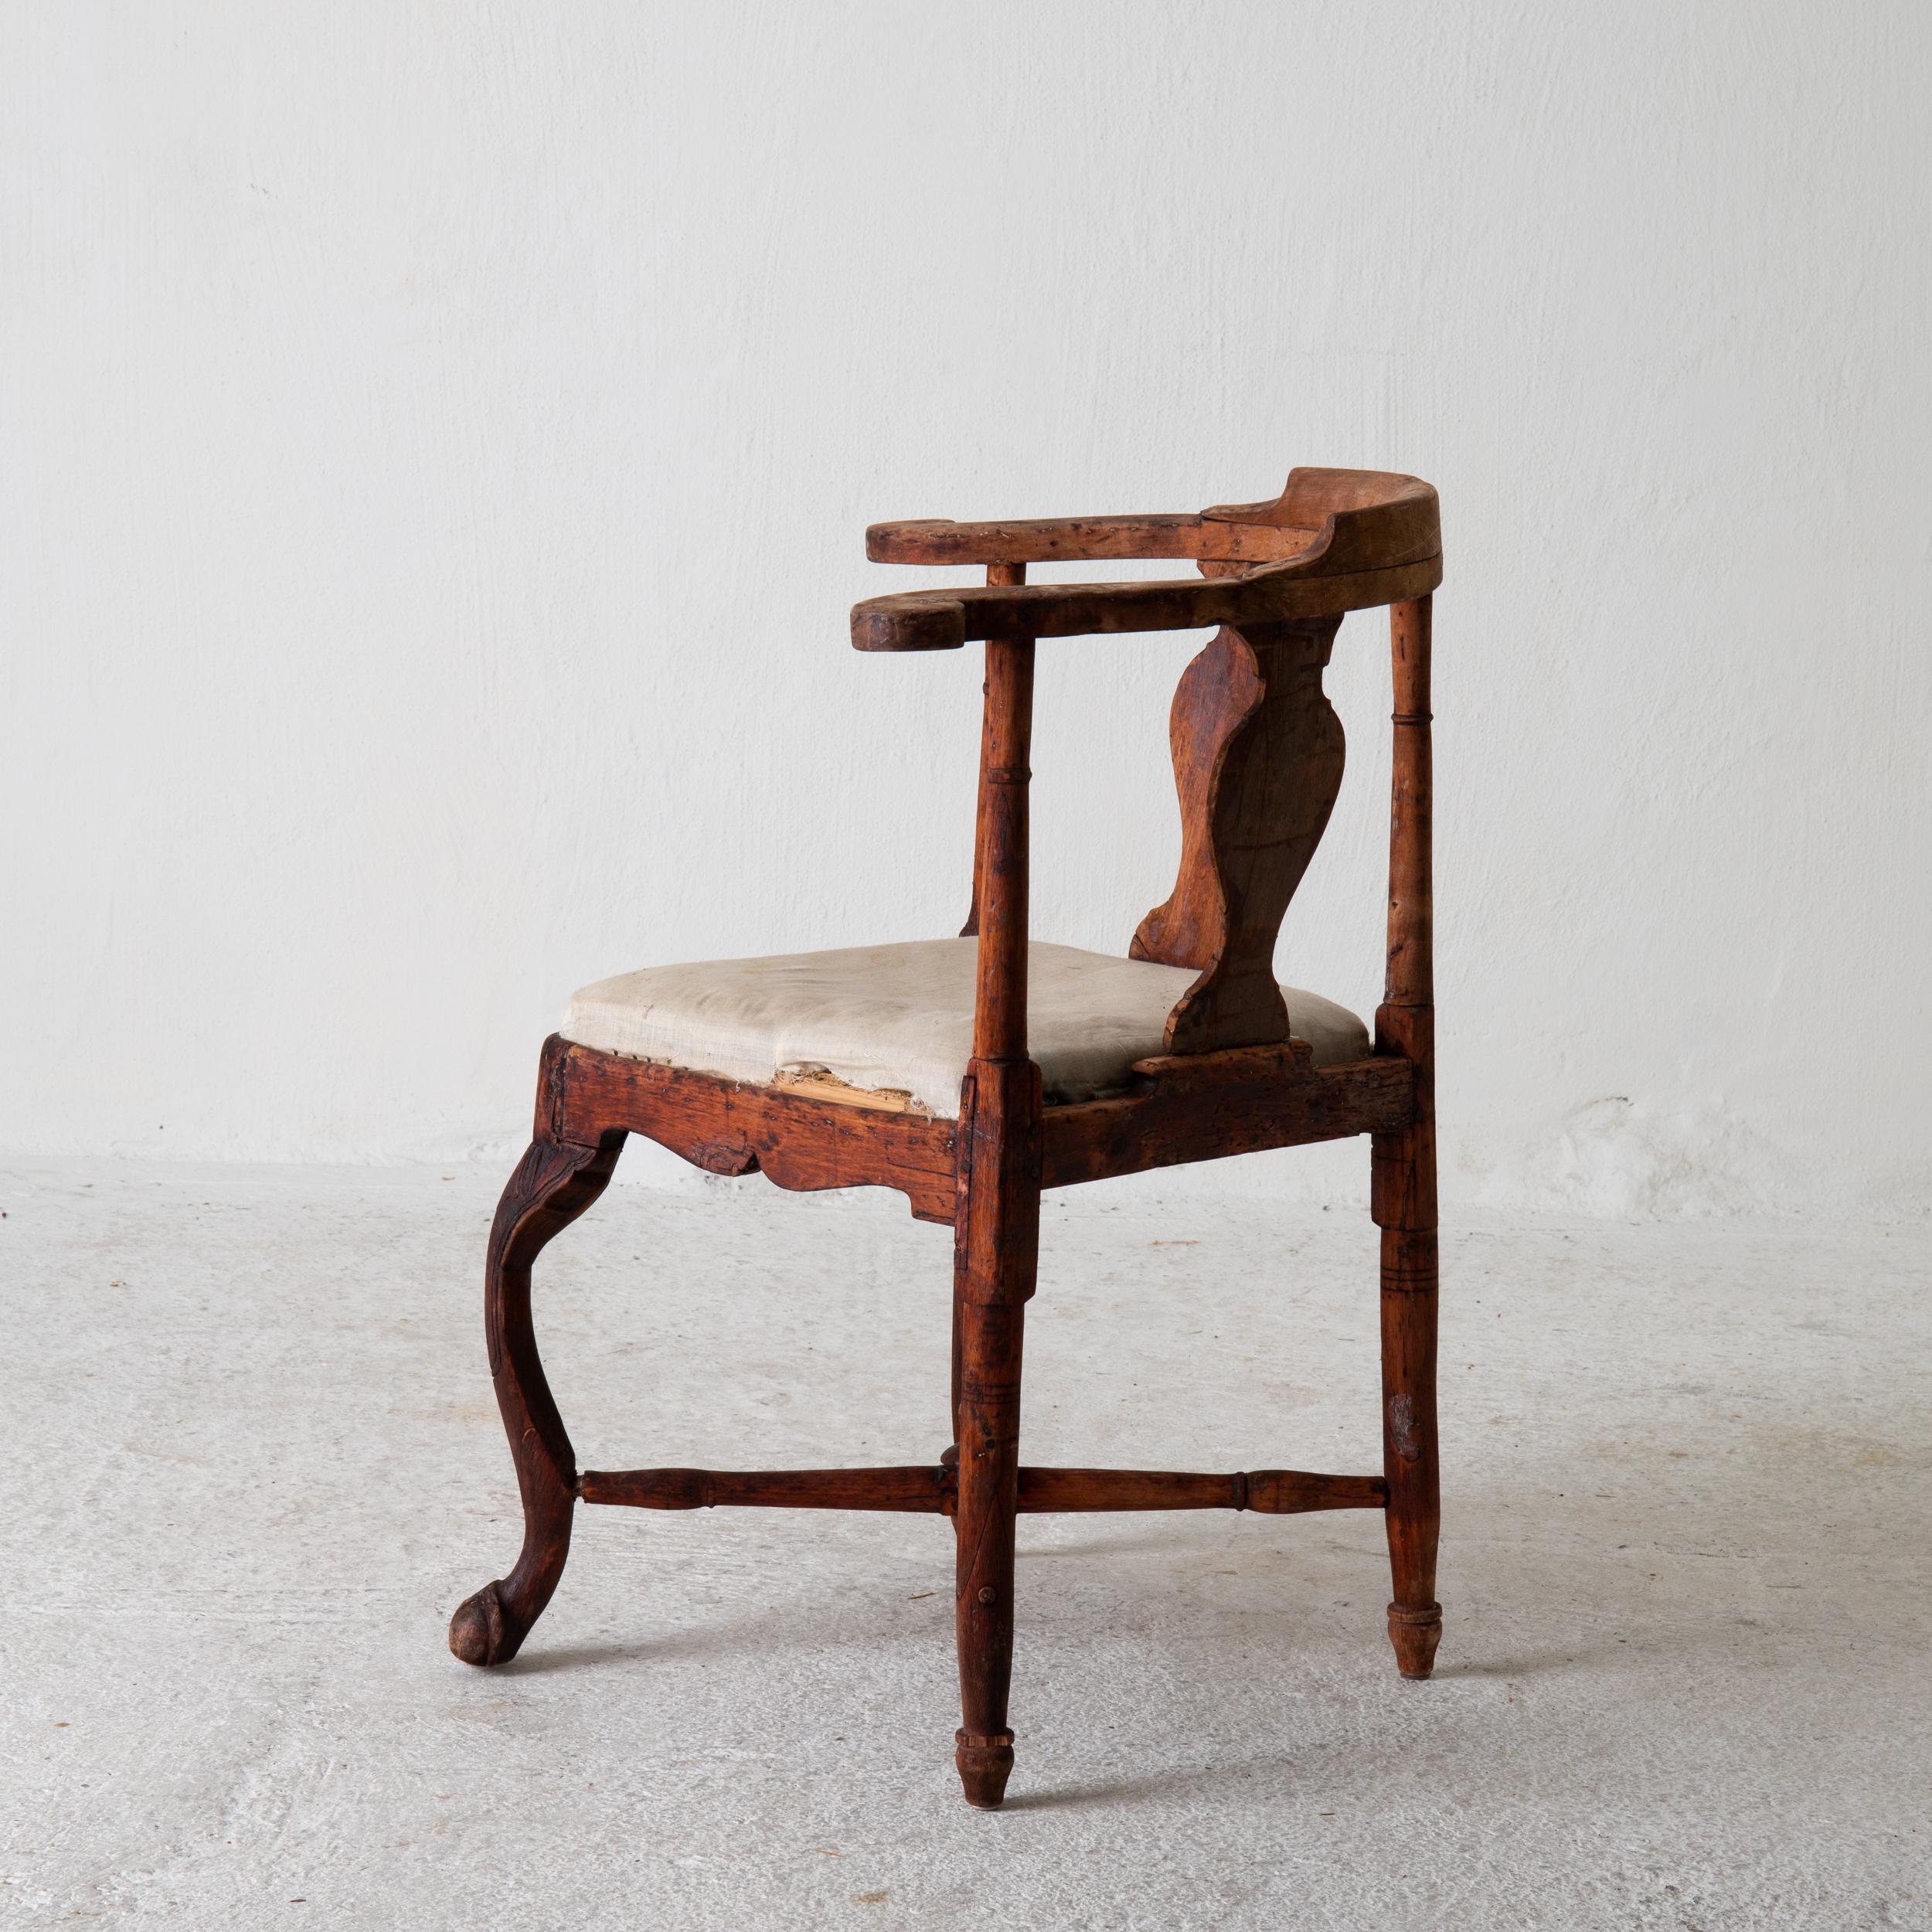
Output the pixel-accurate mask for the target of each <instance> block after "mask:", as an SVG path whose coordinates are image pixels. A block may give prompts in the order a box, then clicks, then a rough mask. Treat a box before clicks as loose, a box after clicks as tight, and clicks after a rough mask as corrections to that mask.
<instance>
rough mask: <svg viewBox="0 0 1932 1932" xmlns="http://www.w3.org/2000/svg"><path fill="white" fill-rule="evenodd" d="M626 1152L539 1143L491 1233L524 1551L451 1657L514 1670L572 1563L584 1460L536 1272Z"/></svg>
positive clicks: (455, 1632)
mask: <svg viewBox="0 0 1932 1932" xmlns="http://www.w3.org/2000/svg"><path fill="white" fill-rule="evenodd" d="M623 1147H624V1135H623V1134H622V1133H621V1132H615V1131H614V1132H610V1133H606V1134H601V1135H600V1136H599V1137H598V1138H597V1141H596V1142H594V1144H592V1145H587V1146H577V1145H573V1144H572V1143H570V1142H569V1141H545V1140H538V1141H534V1142H532V1145H531V1146H530V1148H529V1151H528V1152H527V1153H526V1155H524V1157H523V1158H522V1162H521V1163H520V1164H519V1166H518V1168H517V1170H516V1172H515V1173H514V1174H512V1175H511V1176H510V1180H509V1185H508V1186H507V1187H505V1189H504V1190H503V1198H502V1201H501V1202H499V1203H498V1206H497V1210H496V1219H495V1222H494V1223H493V1224H492V1226H491V1229H490V1245H489V1251H488V1257H487V1259H486V1260H485V1265H484V1288H483V1328H484V1335H485V1338H486V1340H487V1341H488V1345H489V1355H490V1376H491V1379H492V1381H493V1382H494V1383H495V1385H496V1401H497V1406H498V1409H499V1410H501V1411H502V1417H503V1428H504V1432H505V1434H507V1435H508V1436H509V1439H510V1454H511V1455H512V1457H513V1458H515V1462H516V1481H517V1487H518V1488H519V1490H520V1491H521V1492H522V1497H523V1548H522V1553H521V1554H519V1556H518V1558H517V1560H516V1566H515V1568H514V1569H513V1570H512V1571H511V1572H510V1573H509V1576H508V1577H499V1578H498V1579H497V1580H496V1581H495V1582H494V1583H485V1585H484V1586H483V1587H482V1588H481V1590H478V1592H477V1593H476V1594H475V1595H474V1596H473V1597H469V1598H468V1599H467V1600H465V1601H464V1603H463V1604H461V1605H460V1606H459V1607H458V1608H457V1612H456V1614H455V1615H454V1617H451V1620H450V1648H451V1650H453V1651H454V1652H455V1653H456V1655H457V1656H458V1657H460V1658H462V1660H463V1661H464V1663H466V1664H502V1663H507V1662H509V1660H510V1658H512V1657H514V1656H515V1655H516V1653H517V1650H518V1648H519V1646H520V1645H522V1641H523V1639H524V1638H525V1637H526V1636H527V1635H528V1634H529V1629H530V1626H531V1625H532V1624H533V1623H535V1622H536V1620H537V1618H538V1617H540V1616H542V1615H543V1607H544V1606H545V1604H547V1603H549V1600H550V1596H551V1593H552V1592H553V1590H555V1589H556V1586H557V1580H558V1578H559V1577H561V1576H562V1575H563V1564H564V1560H565V1559H566V1557H567V1556H569V1555H570V1514H571V1510H572V1507H573V1505H574V1503H575V1502H576V1500H577V1454H576V1451H574V1450H573V1449H572V1448H571V1447H570V1436H569V1434H567V1432H566V1430H565V1429H564V1427H563V1417H561V1416H560V1415H559V1414H558V1413H557V1406H556V1401H555V1400H554V1399H553V1397H552V1396H551V1394H550V1385H549V1383H548V1382H547V1381H546V1380H545V1379H544V1375H543V1362H542V1361H541V1360H540V1359H539V1356H538V1355H537V1350H536V1332H535V1330H534V1329H533V1328H532V1325H531V1320H530V1270H531V1267H532V1265H533V1264H534V1263H535V1262H536V1257H538V1255H539V1254H540V1253H542V1252H543V1249H544V1247H545V1246H546V1243H549V1241H550V1240H553V1238H554V1237H555V1236H557V1235H558V1234H560V1233H562V1232H563V1230H564V1229H565V1228H566V1227H568V1226H570V1223H572V1222H573V1221H574V1220H575V1219H577V1216H579V1215H580V1214H581V1213H583V1210H584V1209H586V1208H587V1207H588V1206H590V1203H591V1202H593V1201H594V1200H595V1199H597V1196H599V1195H600V1194H601V1193H602V1192H604V1187H605V1185H606V1184H607V1182H609V1180H610V1179H611V1169H612V1168H614V1167H615V1166H616V1165H617V1155H619V1153H620V1152H621V1151H622V1150H623Z"/></svg>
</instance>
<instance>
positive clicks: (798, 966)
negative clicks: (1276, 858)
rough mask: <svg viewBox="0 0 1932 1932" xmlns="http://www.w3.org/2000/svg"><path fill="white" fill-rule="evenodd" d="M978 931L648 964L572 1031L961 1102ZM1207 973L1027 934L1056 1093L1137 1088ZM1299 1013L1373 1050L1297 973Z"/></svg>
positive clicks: (693, 1058)
mask: <svg viewBox="0 0 1932 1932" xmlns="http://www.w3.org/2000/svg"><path fill="white" fill-rule="evenodd" d="M977 958H978V940H973V939H929V940H917V941H914V942H913V943H911V944H902V945H892V946H852V947H842V948H840V949H838V951H832V952H822V953H784V954H777V956H775V957H771V958H769V959H724V960H709V961H702V962H701V963H699V964H690V965H680V966H652V967H647V968H645V970H644V971H641V972H635V973H621V974H619V975H617V977H616V978H614V979H603V980H599V981H597V984H596V985H594V986H587V987H585V988H583V990H582V991H581V992H579V993H577V994H576V995H574V996H573V998H572V999H571V1001H570V1012H569V1013H568V1015H567V1016H566V1019H565V1020H564V1022H563V1037H564V1038H565V1039H567V1040H572V1041H574V1042H575V1043H577V1045H579V1046H590V1047H594V1048H597V1049H599V1050H600V1051H601V1052H604V1053H622V1054H626V1055H628V1056H631V1057H632V1058H634V1059H638V1060H657V1061H662V1062H664V1063H668V1065H671V1066H685V1067H690V1068H692V1069H693V1070H697V1071H699V1072H703V1073H722V1074H726V1075H728V1076H729V1077H730V1078H732V1079H733V1080H757V1081H770V1080H797V1079H799V1078H801V1077H803V1078H805V1079H808V1080H809V1079H811V1078H813V1077H823V1076H825V1075H827V1074H829V1075H830V1076H831V1077H832V1080H834V1081H836V1082H838V1083H841V1084H842V1085H844V1086H846V1087H855V1088H859V1089H862V1090H865V1091H867V1092H869V1093H874V1094H879V1096H880V1097H882V1098H884V1097H891V1098H893V1100H897V1101H898V1102H899V1104H903V1105H907V1106H910V1107H912V1108H913V1109H914V1110H916V1111H919V1112H921V1113H926V1114H936V1115H940V1116H942V1117H950V1116H951V1115H953V1114H957V1112H958V1111H959V1088H960V1081H961V1079H962V1077H964V1074H965V1072H966V1063H967V1062H968V1060H970V1059H971V1057H972V1051H973V988H974V975H975V970H976V961H977ZM1197 977H1198V975H1196V972H1195V971H1194V970H1193V968H1191V967H1187V966H1160V965H1155V964H1151V963H1150V962H1148V961H1145V960H1138V959H1117V958H1114V957H1111V956H1110V955H1109V954H1105V953H1090V952H1084V951H1082V950H1081V949H1080V947H1077V946H1054V945H1048V944H1044V943H1043V942H1041V941H1039V940H1036V941H1034V942H1033V943H1032V944H1031V945H1029V947H1028V948H1027V979H1028V990H1027V1002H1026V1041H1027V1050H1028V1052H1029V1054H1030V1055H1031V1056H1032V1058H1033V1059H1034V1060H1036V1061H1038V1062H1039V1069H1040V1077H1041V1080H1042V1082H1043V1085H1044V1087H1045V1090H1046V1102H1047V1104H1049V1106H1051V1105H1053V1104H1056V1103H1065V1102H1068V1101H1073V1100H1092V1099H1094V1098H1096V1097H1098V1096H1100V1095H1101V1094H1109V1093H1117V1092H1120V1091H1121V1090H1123V1089H1124V1088H1125V1087H1126V1086H1127V1084H1128V1077H1129V1070H1130V1068H1131V1066H1132V1065H1133V1063H1134V1061H1135V1060H1142V1059H1145V1058H1146V1057H1147V1056H1148V1055H1150V1054H1155V1053H1161V1052H1162V1051H1163V1050H1164V1049H1163V1046H1162V1036H1163V1031H1164V1029H1165V1026H1166V1024H1167V1016H1168V1012H1169V1011H1170V1010H1171V1009H1172V1007H1173V1005H1174V1003H1175V1001H1176V1000H1178V999H1179V998H1180V997H1181V995H1182V994H1183V993H1184V992H1186V991H1187V989H1188V988H1189V986H1191V985H1192V984H1193V983H1194V981H1195V980H1196V978H1197ZM1281 991H1282V995H1283V997H1284V999H1285V1000H1286V1001H1287V1008H1288V1025H1289V1027H1290V1029H1291V1032H1293V1033H1294V1036H1295V1037H1296V1038H1297V1039H1304V1040H1306V1041H1307V1042H1308V1044H1309V1046H1311V1047H1312V1048H1313V1049H1314V1051H1315V1064H1316V1065H1317V1066H1332V1065H1336V1064H1338V1063H1342V1062H1343V1061H1346V1060H1359V1059H1361V1058H1362V1056H1364V1055H1365V1054H1366V1053H1367V1052H1368V1051H1369V1033H1368V1029H1367V1028H1366V1026H1363V1025H1362V1022H1361V1021H1360V1020H1359V1019H1357V1018H1356V1017H1355V1015H1354V1014H1353V1013H1352V1012H1349V1011H1348V1010H1347V1009H1345V1008H1344V1007H1341V1006H1338V1005H1335V1002H1333V1001H1332V1000H1327V999H1323V998H1321V996H1320V995H1318V994H1315V993H1306V992H1299V991H1298V990H1297V989H1296V988H1294V987H1291V986H1284V988H1282V989H1281Z"/></svg>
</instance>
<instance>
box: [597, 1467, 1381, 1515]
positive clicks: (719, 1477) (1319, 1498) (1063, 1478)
mask: <svg viewBox="0 0 1932 1932" xmlns="http://www.w3.org/2000/svg"><path fill="white" fill-rule="evenodd" d="M958 1492H959V1476H958V1466H957V1462H956V1461H954V1462H939V1463H932V1464H925V1465H923V1466H918V1465H904V1466H900V1467H898V1468H876V1469H754V1470H730V1469H617V1470H611V1469H587V1470H585V1471H584V1472H583V1478H582V1487H581V1493H582V1495H583V1500H584V1501H585V1502H590V1503H612V1504H617V1505H623V1506H624V1507H626V1508H628V1509H872V1510H894V1511H899V1512H906V1513H912V1514H924V1515H952V1514H953V1512H954V1509H955V1508H956V1506H957V1498H958ZM1015 1499H1016V1500H1015V1508H1016V1509H1017V1510H1018V1511H1019V1514H1020V1515H1063V1514H1069V1513H1073V1512H1103V1511H1104V1512H1117V1511H1122V1510H1144V1509H1246V1510H1253V1511H1254V1512H1257V1513H1258V1514H1260V1515H1273V1516H1287V1515H1303V1514H1305V1513H1307V1512H1311V1511H1314V1510H1320V1509H1381V1508H1382V1507H1383V1505H1384V1504H1385V1503H1386V1501H1387V1499H1388V1485H1386V1482H1385V1481H1383V1478H1381V1477H1380V1476H1325V1475H1316V1474H1315V1473H1313V1472H1312V1471H1308V1470H1301V1469H1252V1470H1236V1471H1233V1473H1232V1474H1231V1475H1196V1474H1192V1473H1190V1472H1189V1471H1185V1470H1165V1469H1029V1468H1020V1469H1019V1471H1017V1472H1016V1475H1015Z"/></svg>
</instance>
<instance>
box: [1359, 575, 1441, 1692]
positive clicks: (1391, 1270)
mask: <svg viewBox="0 0 1932 1932" xmlns="http://www.w3.org/2000/svg"><path fill="white" fill-rule="evenodd" d="M1389 641H1390V646H1391V656H1392V659H1393V666H1394V688H1395V713H1394V716H1395V734H1396V743H1395V757H1394V766H1393V779H1392V785H1391V797H1390V806H1389V952H1388V978H1387V981H1386V986H1385V988H1384V992H1383V1003H1382V1005H1380V1006H1379V1008H1378V1009H1376V1052H1377V1053H1378V1054H1381V1055H1384V1056H1389V1057H1393V1058H1396V1059H1399V1060H1402V1061H1405V1062H1406V1063H1407V1064H1408V1065H1410V1066H1412V1067H1413V1069H1414V1073H1415V1089H1414V1091H1415V1108H1414V1112H1413V1115H1412V1117H1410V1120H1409V1121H1406V1123H1404V1124H1403V1126H1402V1127H1401V1128H1399V1129H1396V1130H1394V1131H1385V1132H1383V1133H1380V1134H1377V1135H1376V1137H1375V1138H1374V1140H1373V1141H1372V1185H1371V1189H1370V1211H1371V1213H1372V1214H1373V1216H1374V1218H1375V1219H1376V1223H1377V1225H1378V1226H1379V1227H1380V1228H1381V1230H1382V1394H1383V1418H1382V1420H1383V1470H1384V1472H1385V1473H1386V1475H1387V1478H1388V1482H1389V1506H1388V1513H1387V1517H1386V1523H1387V1527H1388V1533H1389V1569H1390V1572H1391V1574H1392V1576H1393V1581H1394V1586H1395V1588H1394V1596H1393V1600H1392V1601H1391V1602H1390V1604H1389V1641H1390V1642H1391V1643H1392V1644H1393V1645H1394V1647H1395V1652H1396V1662H1397V1664H1398V1665H1399V1666H1400V1669H1401V1671H1402V1674H1403V1676H1405V1677H1427V1675H1429V1673H1430V1670H1431V1669H1432V1668H1434V1662H1435V1655H1436V1646H1437V1644H1438V1643H1439V1642H1440V1641H1441V1637H1442V1606H1441V1605H1440V1604H1439V1603H1437V1600H1436V1548H1437V1539H1438V1533H1439V1526H1440V1519H1441V1478H1440V1468H1439V1463H1438V1457H1437V1440H1436V1325H1437V1240H1436V1142H1435V968H1434V944H1433V933H1434V926H1433V921H1434V911H1433V903H1434V889H1433V885H1432V883H1431V878H1430V845H1431V838H1430V830H1431V828H1430V793H1431V781H1430V750H1429V724H1430V713H1429V650H1430V600H1429V599H1428V598H1427V597H1422V598H1419V599H1417V600H1414V601H1413V602H1410V603H1406V604H1397V605H1396V607H1395V608H1394V609H1393V610H1392V611H1390V612H1389Z"/></svg>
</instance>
